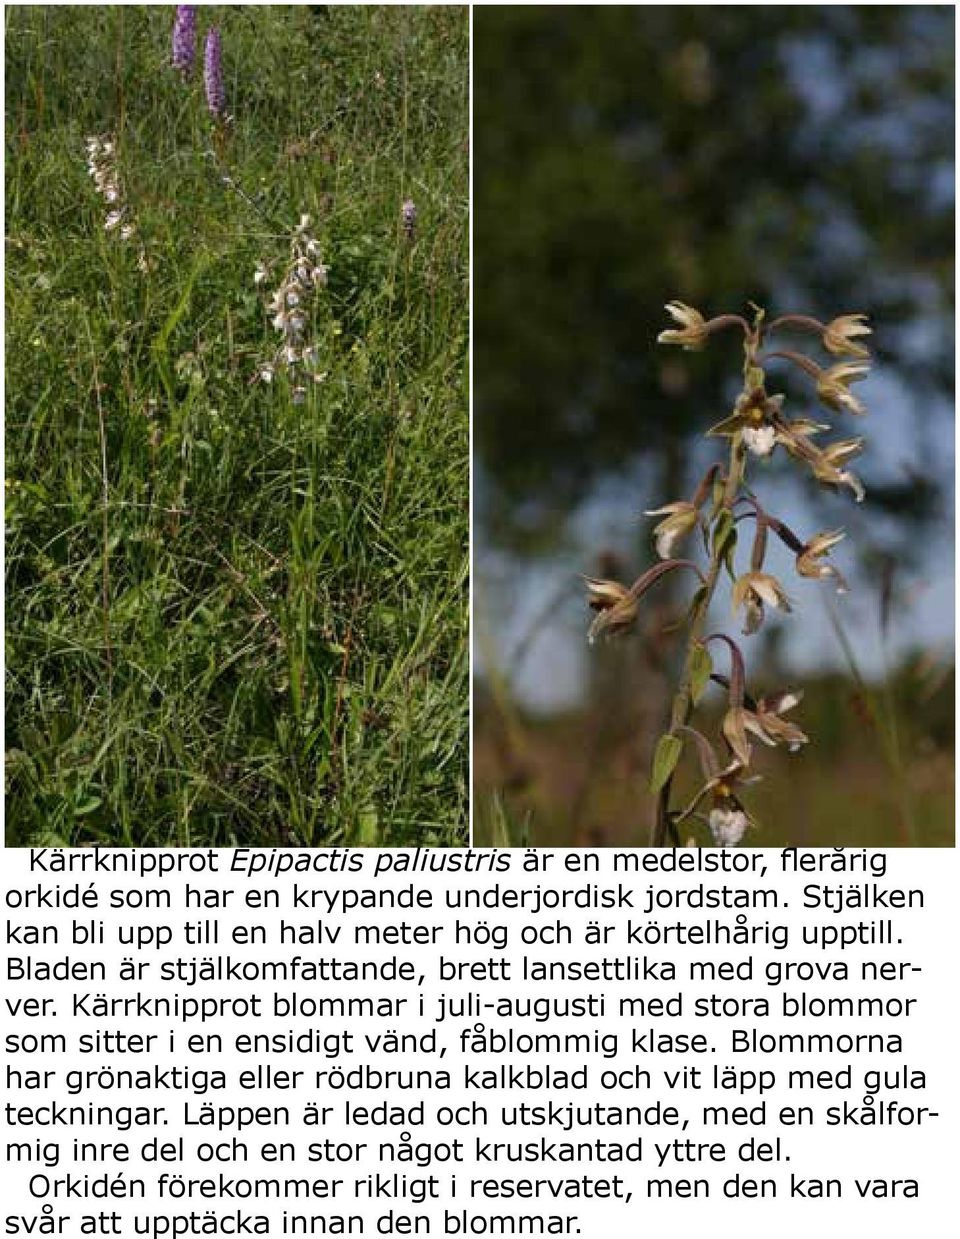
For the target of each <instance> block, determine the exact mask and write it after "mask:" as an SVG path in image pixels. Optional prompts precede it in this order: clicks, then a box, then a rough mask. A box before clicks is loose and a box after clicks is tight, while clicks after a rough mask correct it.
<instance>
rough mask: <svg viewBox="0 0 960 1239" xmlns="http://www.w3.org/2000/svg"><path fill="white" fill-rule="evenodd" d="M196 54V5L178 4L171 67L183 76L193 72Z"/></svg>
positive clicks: (174, 23) (174, 24)
mask: <svg viewBox="0 0 960 1239" xmlns="http://www.w3.org/2000/svg"><path fill="white" fill-rule="evenodd" d="M196 54H197V6H196V5H195V4H178V5H177V15H176V17H175V18H174V22H173V58H172V59H173V67H174V68H175V69H179V70H180V72H181V73H182V74H183V76H184V77H189V76H190V74H191V73H192V72H193V62H194V60H195V58H196Z"/></svg>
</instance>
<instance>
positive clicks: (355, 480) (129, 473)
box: [6, 6, 468, 846]
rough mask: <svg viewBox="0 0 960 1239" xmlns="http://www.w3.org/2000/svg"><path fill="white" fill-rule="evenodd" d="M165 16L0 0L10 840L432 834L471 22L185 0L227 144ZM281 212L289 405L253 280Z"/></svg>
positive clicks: (456, 707)
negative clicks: (307, 314)
mask: <svg viewBox="0 0 960 1239" xmlns="http://www.w3.org/2000/svg"><path fill="white" fill-rule="evenodd" d="M172 16H173V9H172V8H170V7H164V8H158V7H150V8H139V7H131V8H119V7H104V8H101V7H85V8H81V7H36V8H26V7H14V8H8V9H7V10H6V23H7V30H6V49H7V51H6V55H7V67H6V90H7V97H6V106H7V132H6V155H7V162H6V167H7V179H6V205H7V257H8V262H7V272H8V279H7V345H6V366H7V369H6V452H7V455H6V473H7V541H6V567H7V581H6V605H7V636H6V654H7V694H6V703H7V770H8V786H7V838H8V842H9V843H13V844H18V845H23V844H27V843H31V842H52V843H58V842H63V843H71V844H78V843H81V844H82V843H91V842H98V843H103V844H120V845H132V844H142V845H147V846H162V845H181V846H189V845H214V846H217V845H224V846H225V845H229V844H233V843H236V842H249V843H255V844H270V843H277V844H305V845H329V844H381V845H400V844H408V843H409V844H412V843H417V844H455V843H462V842H464V840H465V829H466V827H465V822H466V810H465V795H466V766H467V754H466V710H467V704H466V703H467V688H466V675H467V652H466V648H467V647H466V623H467V616H466V612H467V606H466V588H467V500H466V495H467V375H466V372H465V364H466V363H465V357H466V341H467V331H468V328H467V311H466V306H467V254H466V227H467V151H466V140H467V80H466V65H467V21H466V13H465V10H464V9H461V8H452V7H451V8H447V7H422V8H414V7H401V8H388V7H382V8H380V7H374V8H369V7H342V8H341V7H329V8H328V7H327V6H313V7H304V6H298V7H293V8H274V7H266V6H263V7H261V6H247V7H237V6H233V7H230V8H223V9H219V8H204V9H201V10H200V18H201V27H202V29H205V28H206V27H207V26H208V25H209V24H210V23H211V22H216V23H217V24H218V25H219V26H220V28H221V31H222V34H223V42H224V64H225V69H226V90H227V109H228V111H229V112H230V113H231V114H232V117H233V122H232V125H231V127H230V130H229V132H228V134H227V136H226V138H225V139H224V140H223V141H222V142H215V141H214V140H213V135H212V133H211V123H210V120H209V117H208V116H207V114H206V112H205V109H204V105H203V100H202V88H201V86H200V84H199V78H198V77H196V76H195V77H194V79H193V80H192V82H191V83H189V84H186V85H185V84H184V83H183V82H182V81H181V80H180V78H179V75H178V74H177V73H176V72H174V71H173V70H172V69H171V68H169V65H168V61H169V38H170V28H171V23H172ZM105 132H110V133H114V134H115V135H116V137H117V140H118V147H119V159H120V168H121V175H122V178H123V184H124V188H125V193H126V197H127V199H128V201H129V203H130V206H131V208H132V209H133V210H134V211H135V214H136V216H137V219H138V224H139V234H140V238H141V240H142V242H143V243H144V245H145V247H146V250H147V254H148V257H149V262H150V269H149V270H148V271H146V272H142V271H140V270H138V268H137V262H136V258H137V252H136V248H135V247H132V246H129V245H128V246H124V245H122V244H119V243H118V241H117V239H116V237H115V235H112V234H108V233H106V232H105V231H104V229H103V214H104V210H103V204H102V202H101V200H100V199H98V197H97V195H96V192H95V190H94V187H93V185H92V183H91V182H90V180H89V177H88V175H87V172H86V168H85V165H84V158H85V155H84V139H85V137H86V136H87V135H89V134H99V133H105ZM228 180H229V182H232V184H231V183H228ZM408 197H409V198H412V199H414V201H415V202H416V204H417V212H418V225H417V236H416V239H415V241H414V242H413V243H412V244H411V243H410V241H409V240H408V238H407V237H406V236H405V235H404V230H403V227H402V220H401V215H400V207H401V203H402V202H403V201H404V199H405V198H408ZM301 212H309V213H310V214H311V216H312V217H313V221H314V225H313V227H314V232H315V233H316V235H317V236H318V238H319V240H320V242H321V245H322V249H323V257H324V261H325V262H328V263H329V265H330V276H329V285H328V287H327V288H326V289H324V290H322V293H323V295H322V296H320V297H318V299H317V310H316V318H315V321H314V323H313V331H314V334H315V338H316V339H317V341H318V344H319V345H320V349H321V355H322V367H321V368H322V369H323V370H324V371H326V379H325V381H324V382H323V383H322V384H320V385H317V386H315V387H313V388H312V389H311V391H310V393H309V395H308V397H307V401H306V403H305V404H303V405H299V406H298V405H296V404H294V403H293V401H292V400H291V393H290V390H289V387H288V386H287V385H285V381H284V379H283V377H282V376H281V375H278V377H277V379H276V381H275V382H274V383H273V384H272V385H269V386H268V385H265V384H261V383H256V382H251V378H252V377H253V376H254V375H255V374H256V371H257V361H258V359H259V358H261V357H265V356H268V355H269V354H270V353H271V351H272V350H273V349H274V347H275V341H274V339H273V337H274V336H275V333H274V332H273V331H272V329H271V327H270V324H269V321H268V319H267V316H266V315H265V313H264V309H263V305H262V299H261V298H260V297H259V296H258V293H257V290H256V289H255V287H254V285H253V278H252V277H253V272H254V268H255V266H256V264H257V262H258V260H260V259H263V258H267V259H281V258H282V257H283V256H284V255H285V253H286V250H287V246H288V234H289V231H290V229H291V228H292V226H293V225H294V224H295V223H296V221H297V220H298V218H299V216H300V214H301Z"/></svg>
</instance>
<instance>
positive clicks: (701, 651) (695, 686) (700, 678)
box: [690, 643, 713, 705]
mask: <svg viewBox="0 0 960 1239" xmlns="http://www.w3.org/2000/svg"><path fill="white" fill-rule="evenodd" d="M712 671H713V662H712V661H711V659H710V654H709V652H708V650H707V647H706V646H705V645H700V644H699V643H698V644H697V645H695V646H694V647H693V653H692V654H691V655H690V700H691V701H692V702H693V704H694V705H696V704H697V702H698V701H699V700H700V698H701V697H702V696H703V694H704V692H705V690H706V687H707V685H708V684H709V682H710V673H711V672H712Z"/></svg>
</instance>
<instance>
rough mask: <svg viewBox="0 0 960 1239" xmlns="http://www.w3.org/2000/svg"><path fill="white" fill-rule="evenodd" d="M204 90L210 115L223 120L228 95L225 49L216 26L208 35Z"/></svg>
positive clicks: (204, 57) (205, 53)
mask: <svg viewBox="0 0 960 1239" xmlns="http://www.w3.org/2000/svg"><path fill="white" fill-rule="evenodd" d="M203 89H204V91H205V93H206V96H207V110H208V111H209V113H210V115H211V116H212V117H213V118H214V120H218V121H219V120H223V115H224V109H225V107H226V100H227V95H226V91H225V90H224V86H223V47H222V44H221V42H220V31H219V30H218V29H217V27H216V26H211V27H210V30H209V31H208V33H207V43H206V47H205V49H204V54H203Z"/></svg>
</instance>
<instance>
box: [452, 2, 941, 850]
mask: <svg viewBox="0 0 960 1239" xmlns="http://www.w3.org/2000/svg"><path fill="white" fill-rule="evenodd" d="M953 48H954V10H953V9H952V8H950V7H948V6H939V5H914V6H906V5H902V6H901V5H889V6H884V7H875V6H874V7H871V6H854V5H831V6H826V5H801V6H783V5H781V6H776V5H774V6H764V7H762V8H743V7H737V6H716V5H713V6H683V5H673V6H660V5H653V6H643V7H632V6H607V7H603V8H593V9H590V10H587V9H583V8H576V7H572V8H560V7H556V6H544V7H533V6H509V7H504V6H498V7H487V8H480V9H477V10H476V12H475V14H474V55H473V67H474V134H475V143H476V145H475V152H474V186H475V192H474V203H473V211H474V216H473V220H474V222H473V227H474V268H473V289H474V291H473V314H474V369H475V380H474V406H473V409H474V444H475V448H474V450H475V468H474V489H475V515H474V588H475V601H474V676H473V683H474V687H473V693H474V711H475V721H474V765H473V799H474V823H475V827H474V828H475V839H476V842H477V843H479V844H485V845H491V844H493V845H498V846H525V845H546V846H591V847H596V846H620V847H622V846H658V847H662V846H696V847H699V846H703V847H728V846H754V847H767V846H770V847H783V846H791V845H793V846H806V847H834V846H837V847H839V846H864V845H867V846H875V847H876V846H894V847H896V846H950V845H952V844H953V841H954V826H953V821H954V653H955V648H954V645H955V643H954V613H953V607H954V574H953V563H954V546H953V505H954V467H955V462H954V455H953V445H954V373H953V357H954V323H953V291H954V284H953V275H954V157H953V152H954V55H953ZM544 116H549V117H550V123H549V125H544V123H543V117H544Z"/></svg>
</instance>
